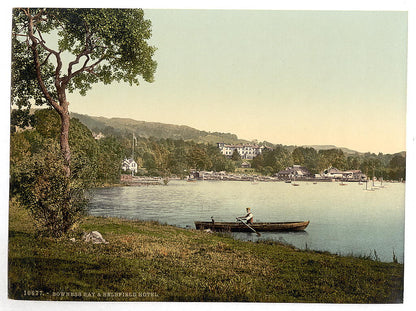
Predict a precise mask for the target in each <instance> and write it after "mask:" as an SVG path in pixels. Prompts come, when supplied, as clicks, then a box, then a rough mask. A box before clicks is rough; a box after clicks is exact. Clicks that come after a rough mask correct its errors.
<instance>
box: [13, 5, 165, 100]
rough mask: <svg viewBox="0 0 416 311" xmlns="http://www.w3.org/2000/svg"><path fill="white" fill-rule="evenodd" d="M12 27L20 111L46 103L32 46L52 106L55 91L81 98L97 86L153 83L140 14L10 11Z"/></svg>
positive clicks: (146, 29) (146, 23) (146, 26)
mask: <svg viewBox="0 0 416 311" xmlns="http://www.w3.org/2000/svg"><path fill="white" fill-rule="evenodd" d="M12 27H13V29H12V30H13V37H12V40H13V41H12V44H13V56H12V104H15V105H17V106H18V107H19V108H22V107H28V106H29V107H30V104H31V103H33V102H34V103H35V104H37V105H43V104H45V103H46V104H50V100H49V101H48V100H47V98H45V93H44V92H42V91H41V90H40V89H39V86H38V81H37V76H36V67H35V64H34V62H33V58H34V54H35V52H34V50H33V46H36V48H35V51H36V53H37V54H38V58H39V66H40V71H41V75H42V79H43V82H44V84H45V86H46V89H47V91H48V92H49V94H50V95H51V97H52V100H54V101H55V102H58V101H59V98H58V97H59V96H58V95H59V91H62V90H68V91H69V92H73V91H75V90H77V91H79V92H80V94H82V95H85V94H86V92H87V91H88V90H89V89H90V88H91V85H92V84H94V83H97V82H102V83H104V84H109V83H111V82H113V81H118V82H120V81H123V82H128V83H129V84H130V85H133V84H134V85H139V78H140V77H142V78H143V79H144V80H145V81H147V82H152V81H153V74H154V72H155V70H156V66H157V64H156V62H155V61H154V60H153V59H152V57H153V54H154V52H155V50H156V49H155V48H154V47H153V46H150V45H149V44H148V42H147V40H149V39H150V37H151V22H150V20H146V19H144V15H143V11H142V10H141V9H61V8H60V9H35V8H31V9H14V10H13V26H12ZM54 38H57V39H54ZM53 41H54V42H53ZM63 55H65V57H64V58H63V57H62V56H63ZM65 58H69V60H68V62H67V66H66V67H65V66H64V61H63V60H65Z"/></svg>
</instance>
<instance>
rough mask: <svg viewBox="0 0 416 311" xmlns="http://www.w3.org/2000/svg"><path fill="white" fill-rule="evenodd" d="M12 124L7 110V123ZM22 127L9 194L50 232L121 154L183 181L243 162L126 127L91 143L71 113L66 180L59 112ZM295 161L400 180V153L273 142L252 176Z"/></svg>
mask: <svg viewBox="0 0 416 311" xmlns="http://www.w3.org/2000/svg"><path fill="white" fill-rule="evenodd" d="M15 123H16V122H15V117H14V114H13V113H12V125H13V124H15ZM27 125H30V126H29V127H28V128H27V129H24V130H22V129H21V128H19V130H17V131H16V127H15V126H14V125H13V126H12V131H11V132H12V133H11V149H10V185H11V188H10V190H11V192H10V193H11V196H12V197H15V198H17V199H19V200H20V201H21V202H24V204H25V205H26V206H27V207H28V208H29V209H30V210H31V211H32V213H33V214H34V216H35V219H37V220H38V221H39V222H41V225H42V227H44V228H47V230H48V231H51V232H61V231H67V230H68V228H67V226H70V225H71V224H72V223H73V222H75V221H76V220H77V217H80V215H81V214H82V213H81V211H83V210H84V209H85V206H86V204H87V202H88V200H87V199H88V196H87V195H86V194H87V190H88V189H90V188H92V187H97V186H103V185H112V184H116V183H119V182H120V175H121V174H122V173H123V172H122V170H121V164H122V161H123V159H125V158H130V157H131V156H133V157H134V160H135V161H136V162H137V164H138V167H139V169H138V172H137V174H138V175H148V176H161V177H171V176H177V177H181V178H183V177H185V176H187V175H188V174H189V173H190V171H191V170H197V171H201V170H208V171H217V172H218V171H226V172H234V171H235V170H236V169H237V168H239V167H241V164H242V162H243V160H242V159H241V157H240V156H239V154H238V152H234V154H233V155H232V157H231V158H228V157H226V156H224V155H223V154H222V153H221V152H220V150H219V149H218V148H217V147H216V146H215V145H212V144H203V143H196V142H194V141H184V140H182V139H179V140H174V139H158V138H153V137H150V138H144V137H137V138H135V139H134V140H133V136H132V134H131V133H128V132H125V133H120V134H118V135H110V136H106V137H104V138H101V139H99V140H96V139H94V137H93V134H92V132H91V131H90V130H89V129H88V128H87V127H86V126H85V125H84V124H82V123H81V122H80V121H79V120H78V119H75V118H72V119H71V121H70V128H71V131H70V132H69V144H70V147H71V150H72V161H71V167H70V169H71V170H70V171H71V176H69V177H67V176H66V175H65V172H64V170H63V166H62V163H63V161H65V159H64V158H63V155H62V152H61V151H60V146H59V136H60V133H59V125H60V118H59V115H58V114H57V113H56V112H55V111H54V110H52V109H42V110H35V112H34V114H33V115H31V118H30V120H29V121H28V122H27ZM133 142H134V144H133ZM133 148H134V149H133ZM294 164H297V165H301V166H305V167H306V168H308V169H309V171H310V172H311V173H312V174H315V173H321V172H322V171H323V170H325V169H327V168H329V167H336V168H338V169H340V170H351V169H359V170H361V171H362V172H363V173H365V174H366V175H367V176H369V177H372V176H376V177H383V178H384V179H392V180H400V179H405V177H406V176H405V171H406V158H405V156H404V154H401V153H398V154H394V155H390V154H381V153H379V154H378V155H376V154H372V153H366V154H356V155H345V154H344V153H343V151H342V150H340V149H330V150H319V151H316V150H315V149H313V148H306V147H297V148H295V149H294V150H293V151H292V152H291V151H290V150H289V148H287V147H285V146H283V145H276V146H274V148H273V149H270V150H266V151H264V152H263V153H262V154H260V155H258V156H256V157H255V158H254V159H253V160H252V161H251V166H252V169H254V173H256V174H262V175H274V174H276V173H277V172H279V171H280V170H284V169H285V168H286V167H289V166H292V165H294ZM68 183H69V184H70V187H68ZM68 189H70V191H69V192H68ZM65 200H69V201H70V202H71V206H72V207H73V208H72V209H70V210H69V211H68V212H67V213H69V214H65V213H63V211H62V209H59V208H57V207H58V206H60V205H61V204H63V202H61V201H65ZM56 219H62V221H61V222H59V221H56ZM68 219H71V221H69V222H68Z"/></svg>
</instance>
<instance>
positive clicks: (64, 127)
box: [59, 109, 71, 177]
mask: <svg viewBox="0 0 416 311" xmlns="http://www.w3.org/2000/svg"><path fill="white" fill-rule="evenodd" d="M59 115H60V117H61V133H60V141H59V142H60V146H61V152H62V155H63V157H64V171H65V175H66V177H70V176H71V167H70V165H71V150H70V148H69V112H68V109H63V111H62V112H60V113H59Z"/></svg>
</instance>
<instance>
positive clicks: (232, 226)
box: [195, 221, 309, 232]
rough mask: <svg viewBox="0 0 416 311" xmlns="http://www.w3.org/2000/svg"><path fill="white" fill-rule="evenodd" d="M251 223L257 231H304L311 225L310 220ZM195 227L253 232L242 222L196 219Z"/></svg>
mask: <svg viewBox="0 0 416 311" xmlns="http://www.w3.org/2000/svg"><path fill="white" fill-rule="evenodd" d="M249 225H250V227H251V228H253V229H254V230H256V231H270V232H272V231H302V230H305V228H306V227H307V226H308V225H309V221H291V222H255V223H252V224H249ZM195 228H196V229H197V230H205V229H211V230H212V231H235V232H252V230H251V229H250V228H249V227H248V226H247V225H245V224H244V223H241V222H211V221H195Z"/></svg>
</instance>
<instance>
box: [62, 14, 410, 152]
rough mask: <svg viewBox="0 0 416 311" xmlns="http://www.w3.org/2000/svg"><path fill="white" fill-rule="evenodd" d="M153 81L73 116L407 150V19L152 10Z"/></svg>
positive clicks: (98, 89) (105, 89) (108, 90)
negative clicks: (128, 119) (154, 69)
mask: <svg viewBox="0 0 416 311" xmlns="http://www.w3.org/2000/svg"><path fill="white" fill-rule="evenodd" d="M145 17H146V18H148V19H150V20H151V21H152V39H151V40H150V42H149V43H150V44H151V45H153V46H155V47H156V48H157V52H156V53H155V56H154V59H155V60H156V61H157V63H158V68H157V70H156V74H155V81H154V82H153V83H151V84H149V83H147V82H144V81H143V82H142V83H141V85H140V86H133V87H130V86H129V85H125V84H118V83H114V84H112V85H110V86H108V85H106V86H104V85H100V84H98V85H95V86H94V87H93V89H92V90H91V91H89V92H88V93H87V95H86V96H85V97H82V96H80V95H78V94H75V93H74V94H71V95H69V96H68V99H69V101H70V103H71V105H70V110H71V111H73V112H77V113H83V114H88V115H94V116H104V117H128V118H132V119H136V120H142V121H152V122H162V123H169V124H178V125H188V126H191V127H194V128H197V129H199V130H205V131H212V132H214V131H218V132H227V133H228V132H229V133H234V134H237V135H238V137H239V138H242V139H248V140H254V139H257V140H259V141H264V140H267V141H269V142H272V143H275V144H278V143H279V144H285V145H328V144H329V145H336V146H338V147H348V148H352V149H354V150H357V151H361V152H366V151H370V152H375V153H378V152H383V153H395V152H399V151H402V150H405V149H406V146H405V145H406V139H405V129H406V69H407V13H406V12H397V11H396V12H393V11H389V12H381V11H378V12H377V11H370V12H368V11H367V12H358V11H355V12H352V11H279V10H189V9H188V10H178V9H167V10H166V9H153V10H148V9H145Z"/></svg>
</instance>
